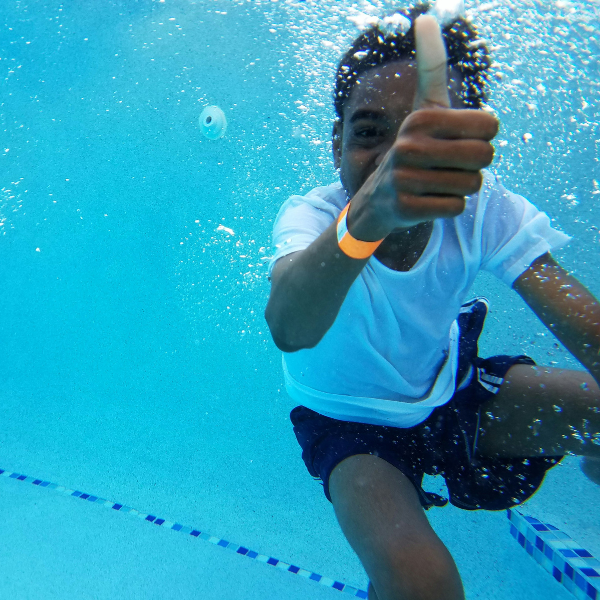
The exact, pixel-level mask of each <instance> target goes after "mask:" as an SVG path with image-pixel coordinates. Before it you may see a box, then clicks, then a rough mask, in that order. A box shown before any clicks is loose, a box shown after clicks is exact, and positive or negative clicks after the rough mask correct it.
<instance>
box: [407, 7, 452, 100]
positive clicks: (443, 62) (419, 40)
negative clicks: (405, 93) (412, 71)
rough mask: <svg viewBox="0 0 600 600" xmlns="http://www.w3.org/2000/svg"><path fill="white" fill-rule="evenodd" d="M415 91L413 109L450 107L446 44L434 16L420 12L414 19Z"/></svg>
mask: <svg viewBox="0 0 600 600" xmlns="http://www.w3.org/2000/svg"><path fill="white" fill-rule="evenodd" d="M415 45H416V50H417V80H418V84H417V93H416V95H415V101H414V104H413V110H418V109H419V108H435V107H439V108H450V95H449V94H448V67H447V61H448V58H447V56H446V47H445V45H444V39H443V38H442V32H441V30H440V26H439V25H438V22H437V21H436V19H435V17H432V16H431V15H421V16H420V17H419V18H417V20H416V21H415Z"/></svg>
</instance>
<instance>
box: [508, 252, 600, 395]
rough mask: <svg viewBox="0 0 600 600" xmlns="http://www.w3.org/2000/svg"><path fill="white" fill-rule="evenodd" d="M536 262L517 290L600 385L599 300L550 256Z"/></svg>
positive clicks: (517, 282) (521, 278)
mask: <svg viewBox="0 0 600 600" xmlns="http://www.w3.org/2000/svg"><path fill="white" fill-rule="evenodd" d="M536 262H537V264H536ZM536 262H534V264H533V265H532V268H530V269H529V271H526V272H525V273H524V274H523V275H522V276H521V277H520V278H519V279H517V281H516V282H515V285H514V288H515V290H516V291H517V292H518V293H519V294H520V295H521V296H522V297H523V299H524V300H525V301H526V302H527V304H528V305H529V306H530V307H531V309H532V310H533V311H534V312H535V313H536V315H537V316H538V317H539V318H540V319H541V321H542V322H543V323H544V324H545V325H546V326H547V327H548V329H549V330H550V331H552V333H553V334H554V335H555V336H556V337H557V339H558V340H560V342H561V343H562V344H563V345H564V346H565V347H566V348H567V350H569V352H570V353H571V354H572V355H573V356H574V357H575V358H576V359H577V360H578V361H579V362H580V363H581V364H582V365H583V366H584V367H585V368H586V369H587V371H588V372H589V373H590V375H591V376H592V377H593V378H594V379H595V380H596V382H597V383H598V385H600V304H599V303H598V300H596V298H595V297H594V296H593V295H592V294H591V293H590V292H589V291H588V290H587V289H586V288H585V287H584V286H583V285H582V284H581V283H580V282H579V281H578V280H577V279H576V278H575V277H573V276H572V275H569V274H568V273H567V272H566V271H565V270H564V269H563V268H562V267H561V266H560V265H558V264H557V263H556V262H555V261H554V260H553V259H552V258H551V257H550V256H549V255H546V256H545V257H540V259H538V261H536ZM534 281H535V283H534ZM540 290H541V291H542V292H543V293H540Z"/></svg>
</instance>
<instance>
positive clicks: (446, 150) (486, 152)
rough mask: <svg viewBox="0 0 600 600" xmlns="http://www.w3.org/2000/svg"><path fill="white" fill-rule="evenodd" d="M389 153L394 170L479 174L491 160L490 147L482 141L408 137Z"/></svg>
mask: <svg viewBox="0 0 600 600" xmlns="http://www.w3.org/2000/svg"><path fill="white" fill-rule="evenodd" d="M393 150H394V155H393V158H392V159H393V161H394V165H395V166H397V167H398V166H410V167H418V168H421V169H459V170H462V171H479V170H480V169H484V168H485V167H487V166H489V165H490V164H491V162H492V160H493V159H494V147H493V146H492V145H491V144H490V143H489V142H485V141H483V140H435V139H431V138H428V137H425V136H412V137H410V138H402V139H400V140H398V141H397V142H396V144H395V145H394V148H393Z"/></svg>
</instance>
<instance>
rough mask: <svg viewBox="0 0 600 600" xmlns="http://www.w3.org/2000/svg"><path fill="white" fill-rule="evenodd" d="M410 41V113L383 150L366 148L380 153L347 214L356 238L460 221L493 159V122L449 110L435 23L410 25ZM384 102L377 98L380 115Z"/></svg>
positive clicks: (480, 114)
mask: <svg viewBox="0 0 600 600" xmlns="http://www.w3.org/2000/svg"><path fill="white" fill-rule="evenodd" d="M415 37H416V46H417V86H416V87H417V89H416V93H415V96H414V102H413V112H412V113H410V114H409V115H408V117H406V118H405V119H404V121H403V122H402V124H401V126H400V128H399V131H398V133H397V135H396V134H394V135H395V138H392V139H391V140H390V142H389V144H388V145H387V147H386V146H385V144H383V143H382V144H380V145H379V146H377V147H373V149H372V150H371V152H373V153H379V154H378V155H377V156H374V157H373V158H372V165H373V166H372V172H371V173H370V174H369V176H368V177H367V178H366V180H365V181H364V183H363V184H362V186H361V187H360V189H358V191H357V192H356V194H355V195H354V197H353V198H352V206H351V210H350V212H349V215H348V225H349V230H350V233H351V234H352V235H353V236H354V237H356V238H357V239H362V240H365V241H371V240H377V239H381V238H384V237H386V236H387V235H388V234H389V233H391V232H392V231H394V230H403V229H407V228H409V227H411V226H413V225H416V224H419V223H423V222H426V221H432V220H434V219H443V218H452V217H455V216H457V215H459V214H460V213H461V212H462V211H463V210H464V208H465V196H468V195H471V194H474V193H476V192H477V191H479V189H480V187H481V183H482V174H481V169H483V168H485V167H487V166H488V165H489V164H490V163H491V162H492V159H493V156H494V149H493V147H492V145H491V143H490V142H491V140H492V139H493V138H494V137H495V135H496V133H497V132H498V121H497V120H496V118H495V117H494V116H492V115H491V114H489V113H487V112H485V111H482V110H472V109H469V110H464V109H462V110H461V109H451V108H450V97H449V93H448V67H447V58H446V50H445V46H444V41H443V38H442V35H441V31H440V28H439V25H438V24H437V21H436V20H435V19H434V17H432V16H429V15H423V16H420V17H419V18H418V19H417V20H416V21H415ZM376 68H377V67H376ZM403 79H404V78H399V79H398V80H397V81H398V82H402V80H403ZM398 86H399V87H398V92H397V93H398V94H401V93H406V85H404V87H402V83H399V84H398ZM386 101H387V99H386V98H385V97H382V98H381V106H383V109H384V111H385V110H386V109H385V106H386ZM361 160H362V161H364V160H365V157H364V155H362V156H361Z"/></svg>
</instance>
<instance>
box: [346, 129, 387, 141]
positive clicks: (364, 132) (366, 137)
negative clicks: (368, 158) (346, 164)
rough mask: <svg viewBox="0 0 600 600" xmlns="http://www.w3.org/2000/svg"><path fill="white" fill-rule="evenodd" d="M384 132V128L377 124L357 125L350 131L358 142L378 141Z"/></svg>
mask: <svg viewBox="0 0 600 600" xmlns="http://www.w3.org/2000/svg"><path fill="white" fill-rule="evenodd" d="M385 134H386V131H385V129H384V128H382V127H380V126H377V125H357V126H356V127H355V128H354V129H353V131H352V137H354V139H355V140H356V141H357V142H359V143H360V142H362V143H375V142H378V141H379V140H380V139H381V138H382V137H384V136H385Z"/></svg>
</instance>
